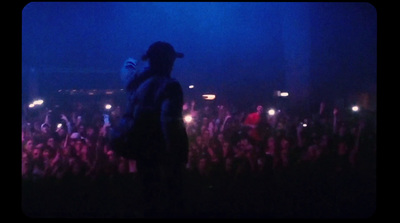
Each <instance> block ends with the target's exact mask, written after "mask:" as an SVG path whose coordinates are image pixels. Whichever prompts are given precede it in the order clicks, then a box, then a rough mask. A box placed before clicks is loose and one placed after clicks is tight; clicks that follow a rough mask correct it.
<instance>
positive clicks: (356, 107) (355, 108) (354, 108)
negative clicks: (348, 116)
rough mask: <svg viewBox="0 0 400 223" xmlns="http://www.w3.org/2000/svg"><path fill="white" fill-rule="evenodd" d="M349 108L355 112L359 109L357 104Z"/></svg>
mask: <svg viewBox="0 0 400 223" xmlns="http://www.w3.org/2000/svg"><path fill="white" fill-rule="evenodd" d="M351 110H352V111H353V112H357V111H358V110H360V108H359V107H358V106H357V105H354V106H353V107H351Z"/></svg>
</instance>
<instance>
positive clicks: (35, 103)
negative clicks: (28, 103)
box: [33, 99, 43, 105]
mask: <svg viewBox="0 0 400 223" xmlns="http://www.w3.org/2000/svg"><path fill="white" fill-rule="evenodd" d="M33 104H34V105H41V104H43V100H42V99H39V100H35V101H33Z"/></svg>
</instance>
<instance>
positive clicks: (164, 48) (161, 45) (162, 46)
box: [142, 41, 184, 60]
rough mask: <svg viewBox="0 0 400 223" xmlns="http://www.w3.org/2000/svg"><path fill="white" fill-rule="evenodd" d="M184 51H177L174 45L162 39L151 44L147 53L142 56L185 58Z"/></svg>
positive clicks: (147, 57)
mask: <svg viewBox="0 0 400 223" xmlns="http://www.w3.org/2000/svg"><path fill="white" fill-rule="evenodd" d="M183 56H184V55H183V53H180V52H176V51H175V49H174V47H173V46H172V45H171V44H169V43H167V42H162V41H157V42H155V43H153V44H151V45H150V47H149V49H148V50H147V52H146V54H144V55H143V56H142V60H148V59H150V60H151V59H155V58H159V57H166V58H169V59H176V58H183Z"/></svg>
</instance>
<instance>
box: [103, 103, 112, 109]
mask: <svg viewBox="0 0 400 223" xmlns="http://www.w3.org/2000/svg"><path fill="white" fill-rule="evenodd" d="M104 107H105V108H106V109H107V110H109V109H111V107H112V106H111V105H110V104H106V105H105V106H104Z"/></svg>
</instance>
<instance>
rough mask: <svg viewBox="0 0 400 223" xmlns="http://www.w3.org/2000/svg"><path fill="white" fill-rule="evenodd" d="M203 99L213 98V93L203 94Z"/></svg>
mask: <svg viewBox="0 0 400 223" xmlns="http://www.w3.org/2000/svg"><path fill="white" fill-rule="evenodd" d="M203 98H204V100H214V99H215V94H203Z"/></svg>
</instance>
